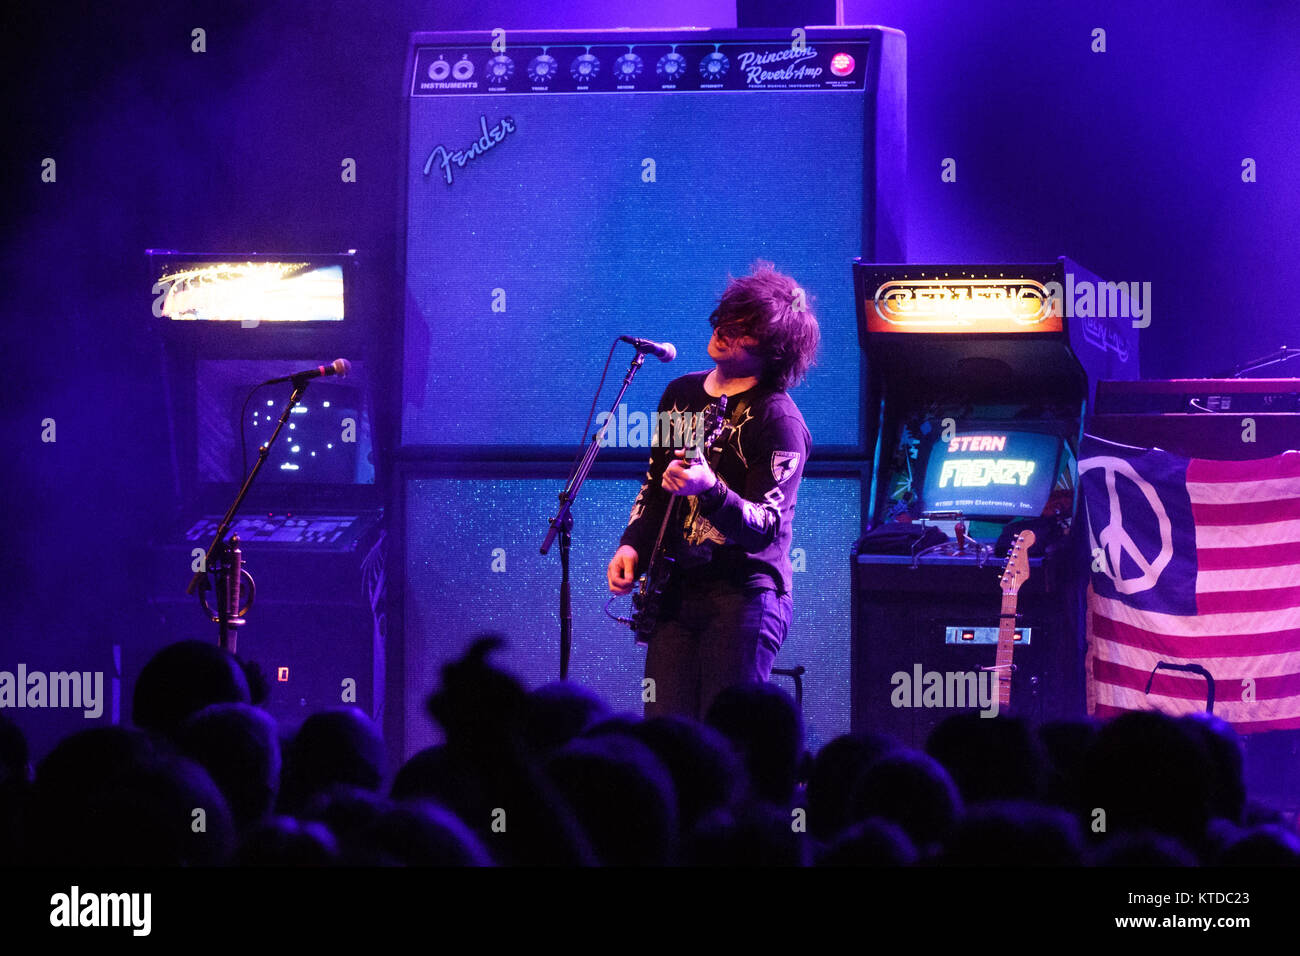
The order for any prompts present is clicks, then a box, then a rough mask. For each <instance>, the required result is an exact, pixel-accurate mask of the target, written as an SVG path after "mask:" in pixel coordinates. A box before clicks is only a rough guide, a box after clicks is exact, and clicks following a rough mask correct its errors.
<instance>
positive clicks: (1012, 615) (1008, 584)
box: [984, 531, 1034, 714]
mask: <svg viewBox="0 0 1300 956" xmlns="http://www.w3.org/2000/svg"><path fill="white" fill-rule="evenodd" d="M1033 544H1034V533H1033V532H1032V531H1022V532H1020V533H1019V534H1018V535H1016V537H1015V540H1014V541H1012V542H1011V550H1010V551H1009V552H1008V553H1007V564H1006V567H1005V568H1003V570H1002V579H1001V580H1000V582H999V584H1000V586H1001V588H1002V614H1001V617H1000V618H999V620H998V654H997V659H996V661H995V663H994V665H993V666H992V667H986V668H984V669H985V670H991V671H993V672H994V673H995V674H996V675H997V678H998V713H999V714H1004V713H1007V712H1008V711H1009V710H1010V709H1011V675H1012V674H1014V673H1015V670H1016V668H1015V665H1014V664H1013V663H1012V662H1011V657H1012V654H1013V653H1014V651H1015V648H1016V604H1017V601H1018V600H1019V598H1018V595H1019V594H1020V585H1022V584H1024V583H1025V582H1026V581H1028V580H1029V549H1030V548H1031V547H1033Z"/></svg>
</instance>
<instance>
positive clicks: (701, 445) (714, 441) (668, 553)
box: [629, 395, 727, 644]
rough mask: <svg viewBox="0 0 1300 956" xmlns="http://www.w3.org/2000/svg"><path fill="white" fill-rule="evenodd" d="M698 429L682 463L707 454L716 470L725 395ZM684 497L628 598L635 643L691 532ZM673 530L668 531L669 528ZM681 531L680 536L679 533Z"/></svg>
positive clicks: (646, 632)
mask: <svg viewBox="0 0 1300 956" xmlns="http://www.w3.org/2000/svg"><path fill="white" fill-rule="evenodd" d="M700 416H701V417H700V427H699V429H698V431H697V432H696V434H695V435H694V436H693V437H695V438H697V439H698V441H696V442H695V443H694V444H692V445H691V446H690V447H688V448H687V449H686V454H685V455H684V457H683V461H684V462H685V463H686V464H687V465H690V464H691V463H692V462H694V461H698V460H699V458H700V457H701V456H705V455H707V457H708V462H709V467H711V468H716V467H717V464H718V458H719V457H721V449H720V448H719V447H718V444H719V439H720V438H721V437H722V433H723V431H724V430H725V429H726V426H727V396H726V395H722V396H720V397H719V398H718V400H717V401H716V402H714V403H713V404H711V405H710V406H709V407H708V408H706V409H705V410H704V411H703V412H701V413H700ZM688 504H689V500H688V499H687V498H683V497H681V496H678V495H674V496H673V499H672V501H670V502H669V503H668V507H667V509H666V510H665V511H664V518H663V521H662V522H660V524H659V534H658V535H657V536H656V537H655V546H654V550H653V551H651V552H650V559H649V561H647V562H646V568H645V573H644V574H642V575H641V579H640V581H638V582H637V591H636V593H635V594H633V595H632V606H633V607H634V608H635V609H636V610H635V611H634V612H633V614H632V617H631V619H630V621H629V623H630V625H631V627H632V630H633V631H634V632H635V634H636V640H637V643H639V644H644V643H646V641H647V640H649V637H650V633H651V632H652V631H653V630H654V627H655V624H656V623H657V622H658V620H659V615H660V606H661V604H662V601H663V593H664V588H665V587H667V585H668V578H669V576H670V575H671V574H672V571H673V567H674V565H675V564H676V563H677V554H678V550H679V548H680V547H681V541H682V539H683V537H684V536H685V537H689V536H690V534H691V532H692V531H693V530H694V525H695V515H694V514H693V513H692V514H691V516H690V524H689V525H687V515H686V510H685V509H686V508H687V506H688ZM670 528H671V529H673V530H672V531H671V532H670V531H669V529H670ZM683 532H684V534H683Z"/></svg>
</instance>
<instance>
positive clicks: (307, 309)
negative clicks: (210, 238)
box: [151, 255, 344, 327]
mask: <svg viewBox="0 0 1300 956" xmlns="http://www.w3.org/2000/svg"><path fill="white" fill-rule="evenodd" d="M152 262H153V267H152V270H151V271H152V273H153V275H152V278H153V289H152V292H153V295H154V300H153V312H154V315H156V316H158V317H159V318H165V319H168V320H170V321H172V322H200V323H238V324H239V325H241V326H244V327H249V326H254V325H258V324H260V323H263V322H267V323H272V324H277V325H278V324H285V323H301V322H342V321H343V318H344V295H343V292H344V289H343V286H344V269H343V264H342V263H341V262H339V261H329V260H327V259H319V258H315V257H312V258H308V257H284V258H273V259H253V258H247V259H245V258H242V257H238V256H229V257H211V256H204V257H198V256H191V257H185V256H176V255H155V256H153V259H152Z"/></svg>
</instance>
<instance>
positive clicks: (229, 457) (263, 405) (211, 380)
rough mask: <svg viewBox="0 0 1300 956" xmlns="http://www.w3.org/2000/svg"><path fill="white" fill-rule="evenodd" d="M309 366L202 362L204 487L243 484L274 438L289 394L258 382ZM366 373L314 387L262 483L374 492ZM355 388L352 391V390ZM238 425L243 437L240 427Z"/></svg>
mask: <svg viewBox="0 0 1300 956" xmlns="http://www.w3.org/2000/svg"><path fill="white" fill-rule="evenodd" d="M310 365H311V362H310V361H308V360H306V359H203V360H201V361H200V362H199V364H198V375H197V379H196V381H195V398H196V409H197V425H198V433H197V443H196V449H195V450H196V452H197V459H198V460H197V466H198V469H197V477H198V480H199V481H200V482H203V483H219V484H226V483H237V482H239V481H241V480H242V479H243V477H244V475H245V474H246V473H247V470H248V468H249V467H251V466H252V464H253V462H254V461H255V459H256V456H257V449H258V447H259V446H260V445H261V444H262V443H263V442H265V441H267V440H268V439H269V438H270V437H271V433H272V432H273V431H274V430H275V426H276V424H277V423H278V422H279V419H280V416H281V414H283V412H284V406H285V402H286V399H287V398H288V395H289V392H290V391H291V390H292V386H291V385H289V384H288V383H282V384H279V385H274V386H269V387H266V388H262V389H259V390H258V391H257V392H255V393H254V394H252V395H251V396H250V394H249V393H250V391H251V390H252V388H253V386H255V385H256V384H257V383H258V382H264V381H266V380H267V379H269V378H275V377H278V376H281V375H288V374H292V373H294V372H296V371H299V370H301V369H303V368H306V367H310ZM367 371H368V370H367V369H366V368H365V367H364V366H363V365H362V363H360V362H356V363H353V365H352V370H351V372H350V374H349V378H348V379H347V380H345V381H343V382H340V381H338V380H337V379H319V380H317V381H314V382H312V384H311V387H310V388H309V389H308V390H307V392H306V394H305V395H304V396H303V398H302V400H301V401H300V402H299V403H298V405H297V406H296V407H295V408H294V409H293V411H292V412H290V414H289V419H288V421H287V422H286V423H285V427H284V428H283V429H282V430H281V432H280V437H279V438H278V439H277V441H276V443H275V445H274V446H273V447H272V449H271V453H270V456H269V457H268V458H267V462H266V465H265V467H264V469H263V471H262V474H261V477H260V479H259V481H260V483H263V484H270V483H276V482H282V483H285V484H295V485H304V484H305V485H364V484H374V482H375V466H374V460H373V455H372V437H371V422H370V414H369V409H368V407H367V403H366V401H365V387H366V383H367V378H366V376H367ZM349 383H354V384H349ZM241 422H242V425H243V428H242V431H241V428H240V425H241Z"/></svg>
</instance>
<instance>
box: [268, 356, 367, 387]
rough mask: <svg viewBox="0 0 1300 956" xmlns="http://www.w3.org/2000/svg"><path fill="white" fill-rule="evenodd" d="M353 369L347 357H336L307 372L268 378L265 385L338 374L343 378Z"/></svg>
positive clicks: (304, 380) (295, 382)
mask: <svg viewBox="0 0 1300 956" xmlns="http://www.w3.org/2000/svg"><path fill="white" fill-rule="evenodd" d="M350 371H352V363H351V362H349V361H348V360H347V359H335V360H334V361H333V362H331V363H330V364H329V365H318V366H317V367H316V368H311V369H308V370H307V371H305V372H295V373H294V374H293V375H281V376H280V377H279V378H268V379H267V380H266V381H265V382H263V383H262V384H263V385H278V384H279V383H280V382H293V383H294V384H295V385H297V384H298V383H299V382H306V381H310V380H311V379H313V378H323V377H324V376H326V375H337V376H339V377H340V378H342V377H343V376H344V375H347V374H348V372H350Z"/></svg>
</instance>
